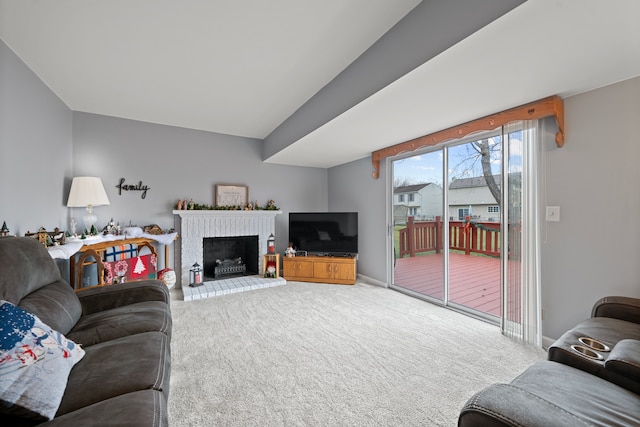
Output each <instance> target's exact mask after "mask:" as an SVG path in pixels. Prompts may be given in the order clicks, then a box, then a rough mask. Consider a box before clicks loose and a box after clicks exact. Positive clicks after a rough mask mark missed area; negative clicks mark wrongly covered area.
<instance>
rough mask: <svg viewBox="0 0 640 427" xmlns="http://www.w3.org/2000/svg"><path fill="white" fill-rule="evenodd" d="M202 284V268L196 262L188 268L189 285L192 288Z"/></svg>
mask: <svg viewBox="0 0 640 427" xmlns="http://www.w3.org/2000/svg"><path fill="white" fill-rule="evenodd" d="M200 285H202V269H201V268H200V264H198V263H197V262H196V263H195V264H193V266H192V267H191V269H190V270H189V286H191V287H192V288H193V287H195V286H200Z"/></svg>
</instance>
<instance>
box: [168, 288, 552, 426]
mask: <svg viewBox="0 0 640 427" xmlns="http://www.w3.org/2000/svg"><path fill="white" fill-rule="evenodd" d="M174 292H176V293H179V291H174ZM174 297H175V298H174V300H173V301H172V312H173V319H174V329H173V340H172V344H171V348H172V373H171V375H172V376H171V390H170V397H169V417H170V423H171V425H172V426H174V427H180V426H455V425H456V422H457V416H458V412H459V410H460V408H461V407H462V406H463V404H464V403H465V402H466V400H467V399H468V398H469V397H471V396H472V395H473V394H474V393H475V392H476V391H478V390H480V389H482V388H483V387H485V386H487V385H489V384H491V383H494V382H508V381H510V380H511V379H512V378H514V377H515V376H516V375H518V374H519V373H520V372H522V371H523V370H524V369H525V368H526V367H528V366H530V365H531V364H533V363H535V362H536V361H538V360H542V359H544V358H545V357H546V353H545V352H544V351H543V350H539V349H533V348H530V347H525V346H522V345H520V344H517V343H514V342H512V341H510V340H509V339H507V338H505V337H503V336H502V335H501V334H500V332H499V329H498V328H497V327H496V326H492V325H489V324H487V323H484V322H481V321H478V320H475V319H471V318H469V317H466V316H463V315H460V314H458V313H454V312H452V311H450V310H446V309H443V308H441V307H437V306H434V305H432V304H429V303H426V302H424V301H420V300H418V299H415V298H411V297H409V296H406V295H403V294H401V293H398V292H396V291H392V290H389V289H384V288H381V287H377V286H371V285H367V284H364V283H358V284H356V285H355V286H343V285H326V284H313V283H298V282H289V283H288V284H287V285H283V286H278V287H275V288H268V289H259V290H255V291H249V292H243V293H239V294H232V295H224V296H221V297H215V298H209V299H204V300H197V301H181V300H179V299H181V295H177V294H176V295H174Z"/></svg>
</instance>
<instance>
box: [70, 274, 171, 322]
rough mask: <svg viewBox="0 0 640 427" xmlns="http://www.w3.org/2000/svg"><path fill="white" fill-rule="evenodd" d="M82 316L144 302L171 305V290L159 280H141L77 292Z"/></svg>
mask: <svg viewBox="0 0 640 427" xmlns="http://www.w3.org/2000/svg"><path fill="white" fill-rule="evenodd" d="M76 294H77V295H78V298H79V299H80V303H81V304H82V315H83V316H84V315H87V314H92V313H97V312H100V311H104V310H109V309H112V308H116V307H122V306H125V305H129V304H135V303H137V302H143V301H162V302H165V303H167V305H169V301H170V298H171V295H170V293H169V289H167V287H166V286H165V285H164V283H162V282H161V281H159V280H139V281H136V282H126V283H118V284H115V285H107V286H94V287H91V288H86V289H80V290H78V291H77V292H76Z"/></svg>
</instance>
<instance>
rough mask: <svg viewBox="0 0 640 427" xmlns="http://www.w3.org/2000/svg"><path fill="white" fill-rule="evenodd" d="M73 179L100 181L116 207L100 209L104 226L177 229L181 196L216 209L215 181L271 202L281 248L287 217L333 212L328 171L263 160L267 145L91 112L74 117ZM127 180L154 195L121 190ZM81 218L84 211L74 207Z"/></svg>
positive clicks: (263, 202) (74, 213) (99, 215)
mask: <svg viewBox="0 0 640 427" xmlns="http://www.w3.org/2000/svg"><path fill="white" fill-rule="evenodd" d="M73 164H74V174H75V175H84V174H94V175H96V176H99V177H101V178H102V181H103V183H104V185H105V189H106V191H107V196H108V197H109V201H110V202H111V204H110V205H109V206H100V207H97V208H95V210H94V211H95V213H96V214H97V215H98V218H99V223H100V224H103V225H104V224H106V221H108V220H109V219H110V218H111V217H113V219H114V221H117V222H120V224H121V225H128V224H129V221H131V223H132V224H136V225H138V226H144V225H148V224H158V225H159V226H160V227H162V228H169V227H172V226H173V220H174V219H173V215H172V214H171V210H172V209H174V205H175V204H176V202H177V200H178V199H185V198H186V199H187V200H189V199H193V200H194V202H196V203H201V204H209V205H212V204H214V191H215V185H216V184H238V185H246V186H248V187H249V199H250V200H252V201H255V200H257V201H258V203H259V204H260V205H264V204H265V203H266V202H267V200H269V199H273V200H275V202H276V205H277V206H278V207H280V208H281V209H282V211H283V214H282V215H278V216H277V217H276V248H277V249H278V250H281V251H284V249H285V248H286V246H287V243H288V242H287V240H288V239H287V235H288V222H287V220H288V213H289V212H290V211H300V210H326V209H327V170H326V169H319V168H306V167H297V166H284V165H273V164H267V163H263V162H262V159H261V142H260V141H259V140H255V139H250V138H241V137H237V136H230V135H221V134H216V133H211V132H204V131H197V130H190V129H184V128H177V127H172V126H164V125H157V124H152V123H145V122H138V121H134V120H125V119H119V118H114V117H107V116H101V115H95V114H88V113H74V115H73ZM121 178H125V180H126V181H125V182H126V183H129V184H132V185H135V184H138V183H139V182H140V181H142V183H143V185H148V186H149V190H148V191H147V195H146V197H145V198H144V199H142V197H141V192H137V191H127V192H125V191H123V192H122V194H119V190H118V188H116V185H118V183H119V182H120V179H121ZM71 211H76V212H73V215H76V216H77V217H78V218H81V217H82V214H83V209H80V208H76V209H71Z"/></svg>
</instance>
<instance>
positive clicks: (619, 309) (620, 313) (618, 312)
mask: <svg viewBox="0 0 640 427" xmlns="http://www.w3.org/2000/svg"><path fill="white" fill-rule="evenodd" d="M591 317H611V318H614V319H620V320H626V321H627V322H633V323H640V298H630V297H618V296H610V297H604V298H602V299H600V300H598V301H597V302H596V303H595V304H594V305H593V308H592V310H591Z"/></svg>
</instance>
